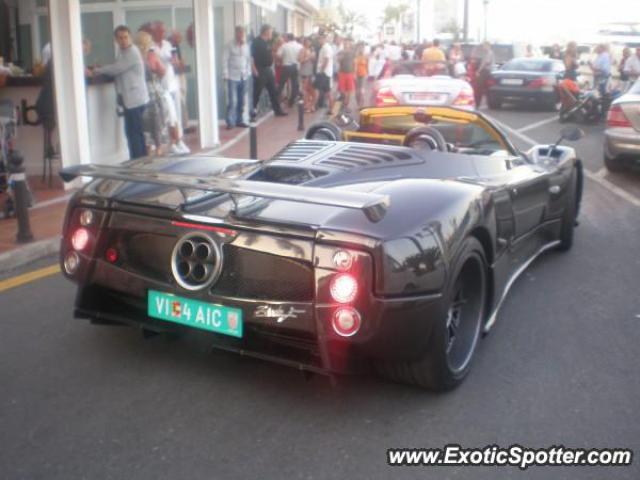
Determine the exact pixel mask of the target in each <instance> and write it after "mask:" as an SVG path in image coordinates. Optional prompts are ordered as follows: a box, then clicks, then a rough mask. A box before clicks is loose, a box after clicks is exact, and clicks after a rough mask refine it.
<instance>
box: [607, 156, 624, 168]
mask: <svg viewBox="0 0 640 480" xmlns="http://www.w3.org/2000/svg"><path fill="white" fill-rule="evenodd" d="M604 166H605V167H607V170H609V171H610V172H614V173H619V172H622V171H624V164H623V163H622V162H621V161H620V159H618V158H616V157H610V156H609V155H606V154H605V156H604Z"/></svg>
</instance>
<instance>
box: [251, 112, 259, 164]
mask: <svg viewBox="0 0 640 480" xmlns="http://www.w3.org/2000/svg"><path fill="white" fill-rule="evenodd" d="M249 158H250V159H251V160H257V159H258V126H257V124H256V117H255V115H251V118H250V119H249Z"/></svg>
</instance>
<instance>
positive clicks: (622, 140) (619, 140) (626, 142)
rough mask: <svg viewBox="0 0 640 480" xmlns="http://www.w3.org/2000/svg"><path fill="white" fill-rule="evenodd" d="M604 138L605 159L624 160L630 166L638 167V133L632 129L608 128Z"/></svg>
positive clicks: (639, 139)
mask: <svg viewBox="0 0 640 480" xmlns="http://www.w3.org/2000/svg"><path fill="white" fill-rule="evenodd" d="M604 138H605V143H604V148H605V155H606V156H607V157H609V158H626V159H627V160H628V161H629V163H630V164H635V165H638V166H640V132H637V131H636V130H634V129H633V128H608V129H607V130H605V132H604Z"/></svg>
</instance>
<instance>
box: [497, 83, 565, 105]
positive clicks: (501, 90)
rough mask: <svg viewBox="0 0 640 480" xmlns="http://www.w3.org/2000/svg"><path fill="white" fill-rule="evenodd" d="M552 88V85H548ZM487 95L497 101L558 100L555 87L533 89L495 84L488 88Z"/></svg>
mask: <svg viewBox="0 0 640 480" xmlns="http://www.w3.org/2000/svg"><path fill="white" fill-rule="evenodd" d="M550 88H552V87H550ZM489 97H491V98H492V99H494V100H496V101H499V102H509V101H512V102H518V103H524V102H530V103H545V104H550V103H552V102H557V101H558V94H557V93H556V91H555V89H553V88H552V89H551V90H549V91H546V90H533V89H527V88H526V87H524V88H518V87H503V86H495V87H491V88H490V89H489Z"/></svg>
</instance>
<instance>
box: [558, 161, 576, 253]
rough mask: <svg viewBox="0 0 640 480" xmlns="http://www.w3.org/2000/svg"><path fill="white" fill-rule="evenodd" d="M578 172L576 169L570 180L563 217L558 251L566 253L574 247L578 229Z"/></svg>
mask: <svg viewBox="0 0 640 480" xmlns="http://www.w3.org/2000/svg"><path fill="white" fill-rule="evenodd" d="M578 177H579V175H578V170H577V169H574V170H573V172H572V174H571V179H570V180H569V191H568V192H567V208H566V209H565V211H564V215H563V216H562V226H561V227H560V239H559V240H560V245H558V250H560V251H561V252H566V251H568V250H571V247H572V246H573V232H574V230H575V227H576V219H577V217H578V209H579V204H580V196H579V192H580V189H579V186H578V182H579V181H580V180H579V178H578Z"/></svg>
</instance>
